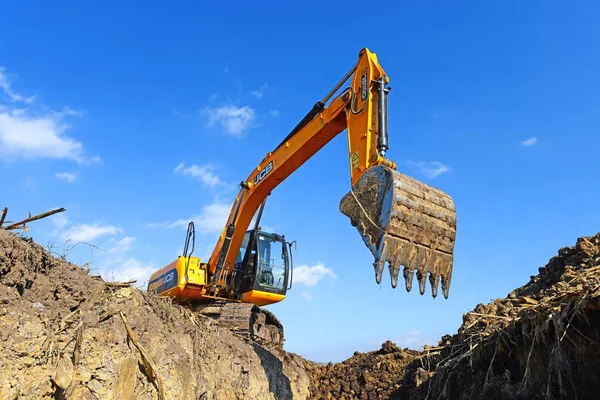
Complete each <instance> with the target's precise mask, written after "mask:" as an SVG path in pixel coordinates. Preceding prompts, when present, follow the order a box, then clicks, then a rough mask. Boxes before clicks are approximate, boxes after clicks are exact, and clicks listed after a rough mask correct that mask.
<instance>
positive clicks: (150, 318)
mask: <svg viewBox="0 0 600 400" xmlns="http://www.w3.org/2000/svg"><path fill="white" fill-rule="evenodd" d="M0 339H1V340H0V371H2V373H1V374H0V399H20V398H27V399H117V398H118V399H140V400H141V399H195V400H197V399H206V400H208V399H273V398H277V399H291V398H295V399H305V398H307V396H308V378H307V375H306V372H305V369H304V366H303V360H302V359H301V358H300V357H298V356H295V355H293V354H288V353H283V352H281V353H273V352H270V351H267V350H266V349H264V348H262V347H260V346H258V345H256V344H251V343H248V342H246V341H244V340H243V339H242V338H240V337H238V336H235V335H234V334H232V333H230V332H228V331H226V330H224V329H221V328H218V327H216V326H215V325H214V323H213V322H211V321H210V320H207V319H205V318H202V317H200V316H198V315H196V314H194V313H192V312H190V311H189V310H186V309H184V308H181V307H177V306H173V305H171V304H170V303H169V302H168V301H167V300H166V299H160V298H157V297H154V296H149V295H147V294H145V293H144V292H141V291H139V290H137V289H135V288H132V287H130V286H127V285H125V286H119V285H114V284H109V283H105V282H103V281H102V280H101V279H100V278H98V277H93V276H90V275H89V274H88V273H87V272H86V271H84V270H83V269H82V268H80V267H78V266H75V265H72V264H70V263H67V262H65V261H62V260H59V259H56V258H54V257H52V256H51V255H50V254H49V253H48V252H47V251H46V250H45V249H43V248H42V247H41V246H39V245H38V244H36V243H34V242H33V241H32V240H30V239H23V238H21V237H19V236H17V235H15V234H13V233H10V232H7V231H3V230H0Z"/></svg>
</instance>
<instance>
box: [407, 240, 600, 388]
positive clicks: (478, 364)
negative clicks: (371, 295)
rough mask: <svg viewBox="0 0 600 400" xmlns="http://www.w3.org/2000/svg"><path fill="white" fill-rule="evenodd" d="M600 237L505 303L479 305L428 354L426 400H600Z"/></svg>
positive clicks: (561, 257) (566, 253)
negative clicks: (454, 330)
mask: <svg viewBox="0 0 600 400" xmlns="http://www.w3.org/2000/svg"><path fill="white" fill-rule="evenodd" d="M598 310H600V234H597V235H595V236H593V237H581V238H579V239H578V240H577V243H576V245H575V246H573V247H565V248H562V249H560V250H559V251H558V255H557V256H555V257H553V258H551V259H550V261H549V262H548V264H547V265H546V266H544V267H541V268H539V274H538V275H536V276H532V277H531V279H530V282H529V283H527V284H526V285H525V286H523V287H520V288H518V289H516V290H514V291H513V292H511V293H510V294H509V295H508V296H507V298H505V299H497V300H494V301H492V302H491V303H489V304H487V305H483V304H479V305H477V306H476V307H475V309H474V310H473V311H472V312H469V313H467V314H466V315H464V318H463V324H462V326H461V327H460V329H459V330H458V333H457V334H456V335H454V336H452V337H450V336H447V337H445V338H443V340H442V341H441V342H440V345H439V346H438V347H436V348H428V349H426V351H425V352H424V354H423V355H422V357H421V359H420V363H421V364H422V366H423V368H422V369H421V370H420V371H421V372H422V375H423V376H425V377H430V379H425V382H424V384H422V385H420V386H419V387H416V388H415V390H414V391H413V396H412V397H413V398H417V399H421V398H428V399H436V398H450V399H559V398H560V399H567V398H568V399H596V398H598V393H599V392H600V361H598V360H600V333H599V331H600V312H599V311H598Z"/></svg>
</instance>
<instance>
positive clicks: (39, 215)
mask: <svg viewBox="0 0 600 400" xmlns="http://www.w3.org/2000/svg"><path fill="white" fill-rule="evenodd" d="M4 211H6V208H5V209H4V210H3V215H6V213H5V212H4ZM63 211H67V210H66V209H65V208H57V209H56V210H52V211H48V212H45V213H42V214H38V215H35V216H33V217H29V218H26V219H24V220H23V221H20V222H16V223H14V224H11V225H9V226H7V227H6V228H3V229H6V230H7V231H10V230H12V229H18V228H21V227H22V226H23V225H25V224H27V223H29V222H32V221H37V220H38V219H42V218H46V217H49V216H51V215H54V214H57V213H60V212H63ZM0 226H1V225H0Z"/></svg>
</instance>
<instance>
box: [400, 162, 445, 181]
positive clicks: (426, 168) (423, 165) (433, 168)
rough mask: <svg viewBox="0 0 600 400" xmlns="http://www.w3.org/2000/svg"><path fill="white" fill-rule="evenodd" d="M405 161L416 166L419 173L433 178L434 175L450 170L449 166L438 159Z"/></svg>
mask: <svg viewBox="0 0 600 400" xmlns="http://www.w3.org/2000/svg"><path fill="white" fill-rule="evenodd" d="M406 163H407V164H408V165H410V166H413V167H416V168H418V169H419V171H421V173H423V174H424V175H425V176H427V177H428V178H435V177H436V176H439V175H441V174H445V173H447V172H450V167H448V166H447V165H444V164H442V163H441V162H439V161H431V162H424V161H407V162H406Z"/></svg>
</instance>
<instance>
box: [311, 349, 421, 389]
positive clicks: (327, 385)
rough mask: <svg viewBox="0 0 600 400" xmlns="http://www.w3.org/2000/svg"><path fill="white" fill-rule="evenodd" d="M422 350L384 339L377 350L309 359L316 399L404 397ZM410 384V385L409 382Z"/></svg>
mask: <svg viewBox="0 0 600 400" xmlns="http://www.w3.org/2000/svg"><path fill="white" fill-rule="evenodd" d="M418 357H419V352H417V351H414V350H408V349H401V348H399V347H398V346H396V345H395V344H394V343H392V342H390V341H387V342H385V343H383V345H382V346H381V349H380V350H378V351H373V352H368V353H359V352H356V353H354V355H353V356H352V357H351V358H349V359H347V360H345V361H343V362H341V363H337V364H332V363H329V364H327V365H318V364H311V363H307V367H306V368H307V370H308V372H309V375H310V377H311V378H312V385H311V388H310V392H311V398H313V399H339V400H344V399H362V400H375V399H402V398H406V395H407V385H406V383H405V382H406V381H408V378H410V377H413V376H414V373H415V371H414V368H412V366H413V365H414V361H415V360H416V359H417V358H418ZM408 387H409V388H410V387H411V385H410V384H408Z"/></svg>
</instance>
